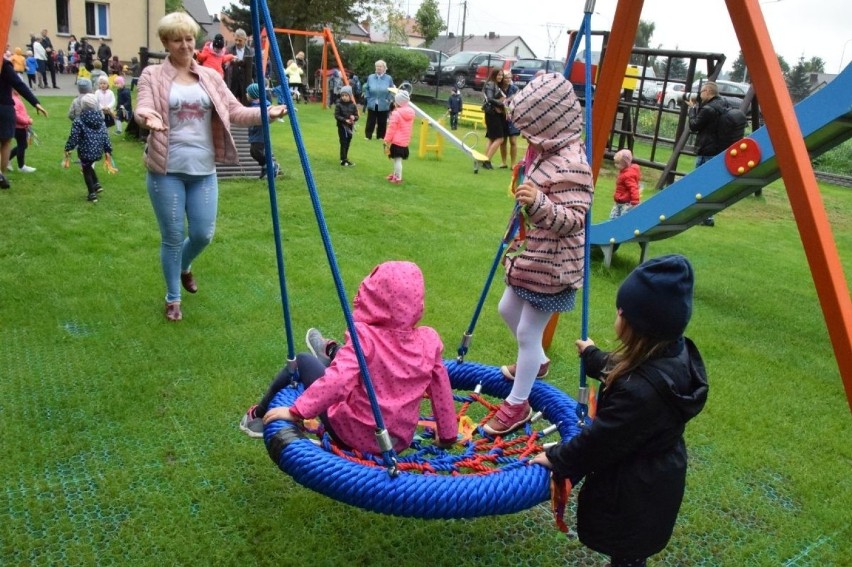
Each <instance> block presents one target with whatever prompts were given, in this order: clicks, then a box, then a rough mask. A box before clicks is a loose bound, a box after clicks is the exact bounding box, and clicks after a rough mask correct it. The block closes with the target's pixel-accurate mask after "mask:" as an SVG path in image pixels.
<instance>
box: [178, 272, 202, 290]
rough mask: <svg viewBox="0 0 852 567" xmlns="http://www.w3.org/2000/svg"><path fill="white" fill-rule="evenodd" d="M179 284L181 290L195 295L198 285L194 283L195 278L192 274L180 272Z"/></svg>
mask: <svg viewBox="0 0 852 567" xmlns="http://www.w3.org/2000/svg"><path fill="white" fill-rule="evenodd" d="M180 283H181V284H182V285H183V289H185V290H186V291H188V292H189V293H195V292H196V291H198V284H196V283H195V278H193V277H192V272H181V273H180Z"/></svg>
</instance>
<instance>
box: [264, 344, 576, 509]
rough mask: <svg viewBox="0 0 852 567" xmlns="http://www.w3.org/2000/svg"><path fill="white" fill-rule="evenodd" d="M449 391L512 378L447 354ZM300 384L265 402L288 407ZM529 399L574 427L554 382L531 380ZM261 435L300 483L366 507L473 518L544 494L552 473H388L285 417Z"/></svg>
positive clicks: (563, 426)
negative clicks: (331, 448)
mask: <svg viewBox="0 0 852 567" xmlns="http://www.w3.org/2000/svg"><path fill="white" fill-rule="evenodd" d="M445 364H446V366H447V371H448V373H449V375H450V382H451V383H452V386H453V389H455V390H468V391H471V390H473V389H474V388H475V387H476V385H477V384H482V392H483V393H484V394H487V395H489V396H494V397H495V398H500V399H503V398H505V397H506V396H507V395H508V394H509V392H510V390H511V389H512V383H511V382H509V381H508V380H506V379H504V378H503V375H502V374H501V373H500V369H499V368H496V367H493V366H485V365H482V364H477V363H473V362H465V363H462V364H459V363H458V362H456V361H455V360H450V361H446V363H445ZM301 392H302V389H301V388H286V389H284V390H281V391H280V392H278V394H276V396H275V397H274V398H273V400H272V403H271V404H270V406H269V407H270V408H273V407H281V406H285V407H289V406H291V405H292V404H293V403H294V402H295V400H296V398H298V396H299V394H300V393H301ZM529 401H530V405H531V407H532V408H533V409H535V410H538V411H542V412H543V414H544V418H545V419H547V420H548V421H549V422H550V423H553V424H558V430H559V434H560V436H561V437H562V439H563V440H567V439H570V438H571V437H573V436H574V435H576V434H577V433H579V427H578V426H577V417H576V406H577V402H576V401H574V400H573V399H572V398H571V397H569V396H568V395H567V394H565V393H564V392H562V391H561V390H559V389H558V388H556V387H554V386H551V385H550V384H547V383H546V382H543V381H541V380H537V381H536V383H535V386H534V387H533V389H532V393H531V394H530V398H529ZM264 440H265V443H266V447H267V451H268V452H269V456H270V458H272V460H273V462H275V463H276V464H277V465H278V467H279V468H280V469H281V470H282V471H284V472H285V473H286V474H288V475H289V476H291V477H292V478H293V480H295V481H296V482H298V483H299V484H301V485H302V486H304V487H306V488H309V489H311V490H313V491H315V492H319V493H320V494H324V495H325V496H328V497H329V498H332V499H334V500H337V501H340V502H345V503H346V504H350V505H352V506H357V507H359V508H363V509H365V510H370V511H373V512H379V513H381V514H389V515H393V516H405V517H412V518H423V519H445V520H447V519H457V518H475V517H479V516H494V515H499V514H513V513H516V512H520V511H521V510H526V509H529V508H531V507H533V506H535V505H536V504H539V503H541V502H544V501H545V500H548V499H549V498H550V474H549V472H548V471H547V469H545V468H544V467H541V466H528V465H526V464H523V463H519V464H520V466H515V467H507V468H504V469H503V470H501V471H499V472H496V473H493V474H486V475H476V474H468V475H457V476H450V475H424V474H414V473H406V472H402V473H400V474H399V475H397V476H396V477H394V478H391V476H390V475H389V474H388V471H387V469H386V468H384V467H370V466H365V465H361V464H358V463H354V462H351V461H348V460H346V459H343V458H340V457H338V456H336V455H334V454H332V453H330V452H328V451H326V450H324V449H323V448H322V447H319V446H317V445H316V444H315V443H313V442H312V441H311V440H310V439H307V438H306V437H304V436H303V435H302V433H301V432H300V431H299V430H298V428H297V427H296V426H295V425H294V424H292V423H289V422H286V421H280V420H279V421H274V422H272V423H270V424H269V425H267V426H266V428H265V431H264Z"/></svg>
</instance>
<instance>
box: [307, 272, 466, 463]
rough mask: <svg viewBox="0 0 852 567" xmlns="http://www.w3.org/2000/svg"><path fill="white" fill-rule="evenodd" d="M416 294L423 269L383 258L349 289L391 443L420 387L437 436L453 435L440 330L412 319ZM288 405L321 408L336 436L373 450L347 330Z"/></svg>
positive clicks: (418, 301) (371, 422) (419, 305)
mask: <svg viewBox="0 0 852 567" xmlns="http://www.w3.org/2000/svg"><path fill="white" fill-rule="evenodd" d="M424 294H425V288H424V284H423V274H422V273H421V271H420V268H418V267H417V265H416V264H413V263H411V262H385V263H383V264H380V265H379V266H377V267H376V268H375V269H374V270H373V272H372V273H371V274H370V275H369V276H367V277H366V278H364V281H363V282H361V286H360V287H359V288H358V294H357V295H356V296H355V302H354V311H353V317H354V319H355V327H356V329H357V331H358V340H359V342H360V343H361V348H362V349H363V351H364V358H365V359H366V362H367V368H368V369H369V371H370V378H371V380H372V383H373V387H374V388H375V391H376V398H377V399H378V402H379V407H380V408H381V410H382V418H383V419H384V422H385V427H386V428H387V430H388V433H389V434H390V436H391V441H392V442H393V448H394V450H396V451H402V450H403V449H405V448H407V447H408V446H409V444H411V440H412V439H413V437H414V432H415V428H416V427H417V422H418V421H419V419H420V403H421V402H422V401H423V395H424V394H428V395H429V397H430V399H431V404H432V411H433V413H434V415H435V428H436V430H437V434H438V437H439V439H442V440H446V441H449V440H454V439H455V438H456V435H457V434H458V424H457V421H456V414H455V405H454V404H453V392H452V389H451V387H450V379H449V376H448V375H447V370H446V368H445V367H444V363H443V360H442V353H443V350H444V345H443V343H442V342H441V337H440V336H438V333H437V332H436V331H435V330H434V329H432V328H431V327H426V326H420V327H418V326H416V325H417V323H418V322H419V321H420V318H421V317H422V316H423V309H424V304H423V300H424ZM290 409H291V411H292V412H293V413H294V415H297V416H299V417H303V418H311V417H316V416H317V415H319V414H321V413H322V412H324V411H326V412H328V419H329V421H330V422H331V426H332V427H333V428H334V432H335V433H336V434H337V435H338V436H339V437H340V439H341V440H342V441H343V442H344V443H346V444H347V445H349V446H350V447H352V448H353V449H358V450H360V451H369V452H371V453H377V452H378V451H379V447H378V444H377V443H376V437H375V430H376V421H375V419H374V418H373V413H372V409H371V407H370V399H369V398H368V396H367V390H366V389H365V387H364V383H363V380H362V378H361V372H360V370H359V368H358V360H357V359H356V356H355V349H354V348H352V343H351V341H350V337H349V336H348V334H347V337H346V342H345V344H344V345H343V347H341V348H340V350H339V351H337V354H336V355H335V357H334V360H333V361H332V363H331V366H329V367H328V368H327V369H326V371H325V375H323V377H322V378H320V379H319V380H317V381H316V382H314V383H313V384H311V386H310V388H308V389H307V390H305V392H304V393H303V394H302V395H301V396H299V398H298V399H297V400H296V402H295V403H294V404H293V407H292V408H290Z"/></svg>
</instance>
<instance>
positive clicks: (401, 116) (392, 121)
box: [385, 103, 414, 148]
mask: <svg viewBox="0 0 852 567" xmlns="http://www.w3.org/2000/svg"><path fill="white" fill-rule="evenodd" d="M413 126H414V109H413V108H411V107H410V106H408V104H407V103H405V104H402V105H400V106H397V107H396V109H395V110H394V111H393V112H391V114H390V118H388V127H387V130H386V131H385V142H387V143H388V144H396V145H397V146H399V147H401V148H407V147H408V144H409V143H411V129H412V127H413Z"/></svg>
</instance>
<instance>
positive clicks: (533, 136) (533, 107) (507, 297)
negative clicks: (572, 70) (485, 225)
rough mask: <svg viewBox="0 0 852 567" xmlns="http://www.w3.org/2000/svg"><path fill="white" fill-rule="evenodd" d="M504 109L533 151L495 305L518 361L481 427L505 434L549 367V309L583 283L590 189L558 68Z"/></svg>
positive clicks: (569, 93) (518, 193)
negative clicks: (520, 221) (517, 231)
mask: <svg viewBox="0 0 852 567" xmlns="http://www.w3.org/2000/svg"><path fill="white" fill-rule="evenodd" d="M507 108H508V112H509V116H508V118H509V120H511V121H512V122H514V124H515V126H517V127H518V128H519V129H520V131H521V135H522V136H523V137H524V138H526V140H527V142H528V143H529V145H530V147H532V148H533V149H534V150H535V152H536V156H535V158H534V159H533V160H531V163H530V165H529V168H528V169H527V170H526V172H525V174H526V178H525V180H524V182H523V183H522V184H520V185H519V186H518V187H517V189H516V190H515V200H516V201H517V202H518V203H519V204H520V205H522V206H523V207H524V208H525V210H526V219H527V220H528V222H529V225H530V226H528V227H527V228H526V240H525V241H524V242H519V241H517V240H516V241H515V242H514V243H512V245H511V246H510V247H509V250H508V253H507V254H506V258H505V260H504V266H505V269H506V290H505V291H504V292H503V297H502V298H501V299H500V304H499V306H498V310H499V312H500V315H501V316H502V317H503V320H504V321H505V322H506V325H507V326H508V327H509V330H510V331H511V332H512V334H513V335H514V336H515V338H516V340H517V342H518V357H517V360H516V361H515V363H514V364H510V365H507V366H503V367H502V368H501V369H500V370H501V371H502V373H503V376H504V377H505V378H506V379H507V380H513V381H514V383H513V385H512V391H511V392H510V393H509V396H508V397H507V398H506V399H505V400H504V401H503V403H502V404H501V405H500V407H499V409H498V410H497V412H496V413H495V414H494V416H493V417H492V418H491V419H490V420H489V421H488V422H487V423H486V424H485V426H484V427H483V428H484V429H485V432H486V433H488V434H489V435H505V434H506V433H510V432H512V431H514V430H516V429H518V428H519V427H521V426H523V424H524V423H525V422H526V421H527V420H529V418H530V417H532V413H533V412H532V409H531V408H530V404H529V401H528V398H529V395H530V392H531V391H532V387H533V384H534V383H535V380H536V378H543V377H544V376H546V375H547V372H548V369H549V367H550V360H548V358H547V355H546V354H545V353H544V348H543V347H542V344H541V342H542V338H543V336H544V329H545V327H546V326H547V322H548V321H549V320H550V317H551V316H552V315H553V314H554V313H558V312H561V311H570V310H571V309H573V308H574V297H575V295H576V292H577V289H579V288H580V287H582V285H583V264H584V262H585V257H584V242H585V237H586V232H585V229H586V222H585V221H586V211H587V210H588V209H589V207H590V206H591V202H592V194H593V192H594V187H593V185H592V172H591V168H590V167H589V164H588V161H587V160H586V152H585V149H584V147H583V140H582V138H581V134H582V132H583V114H582V109H581V108H580V104H579V103H578V102H577V97H576V96H575V95H574V89H573V87H572V86H571V83H569V82H568V81H567V80H566V79H565V78H564V77H562V75H557V74H553V73H551V74H546V75H541V76H539V77H536V78H535V79H533V80H532V81H530V82H529V83H528V84H527V86H526V87H524V88H523V89H522V90H521V91H520V92H518V93H517V94H516V95H515V96H514V97H513V98H512V100H511V101H509V103H508V105H507Z"/></svg>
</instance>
